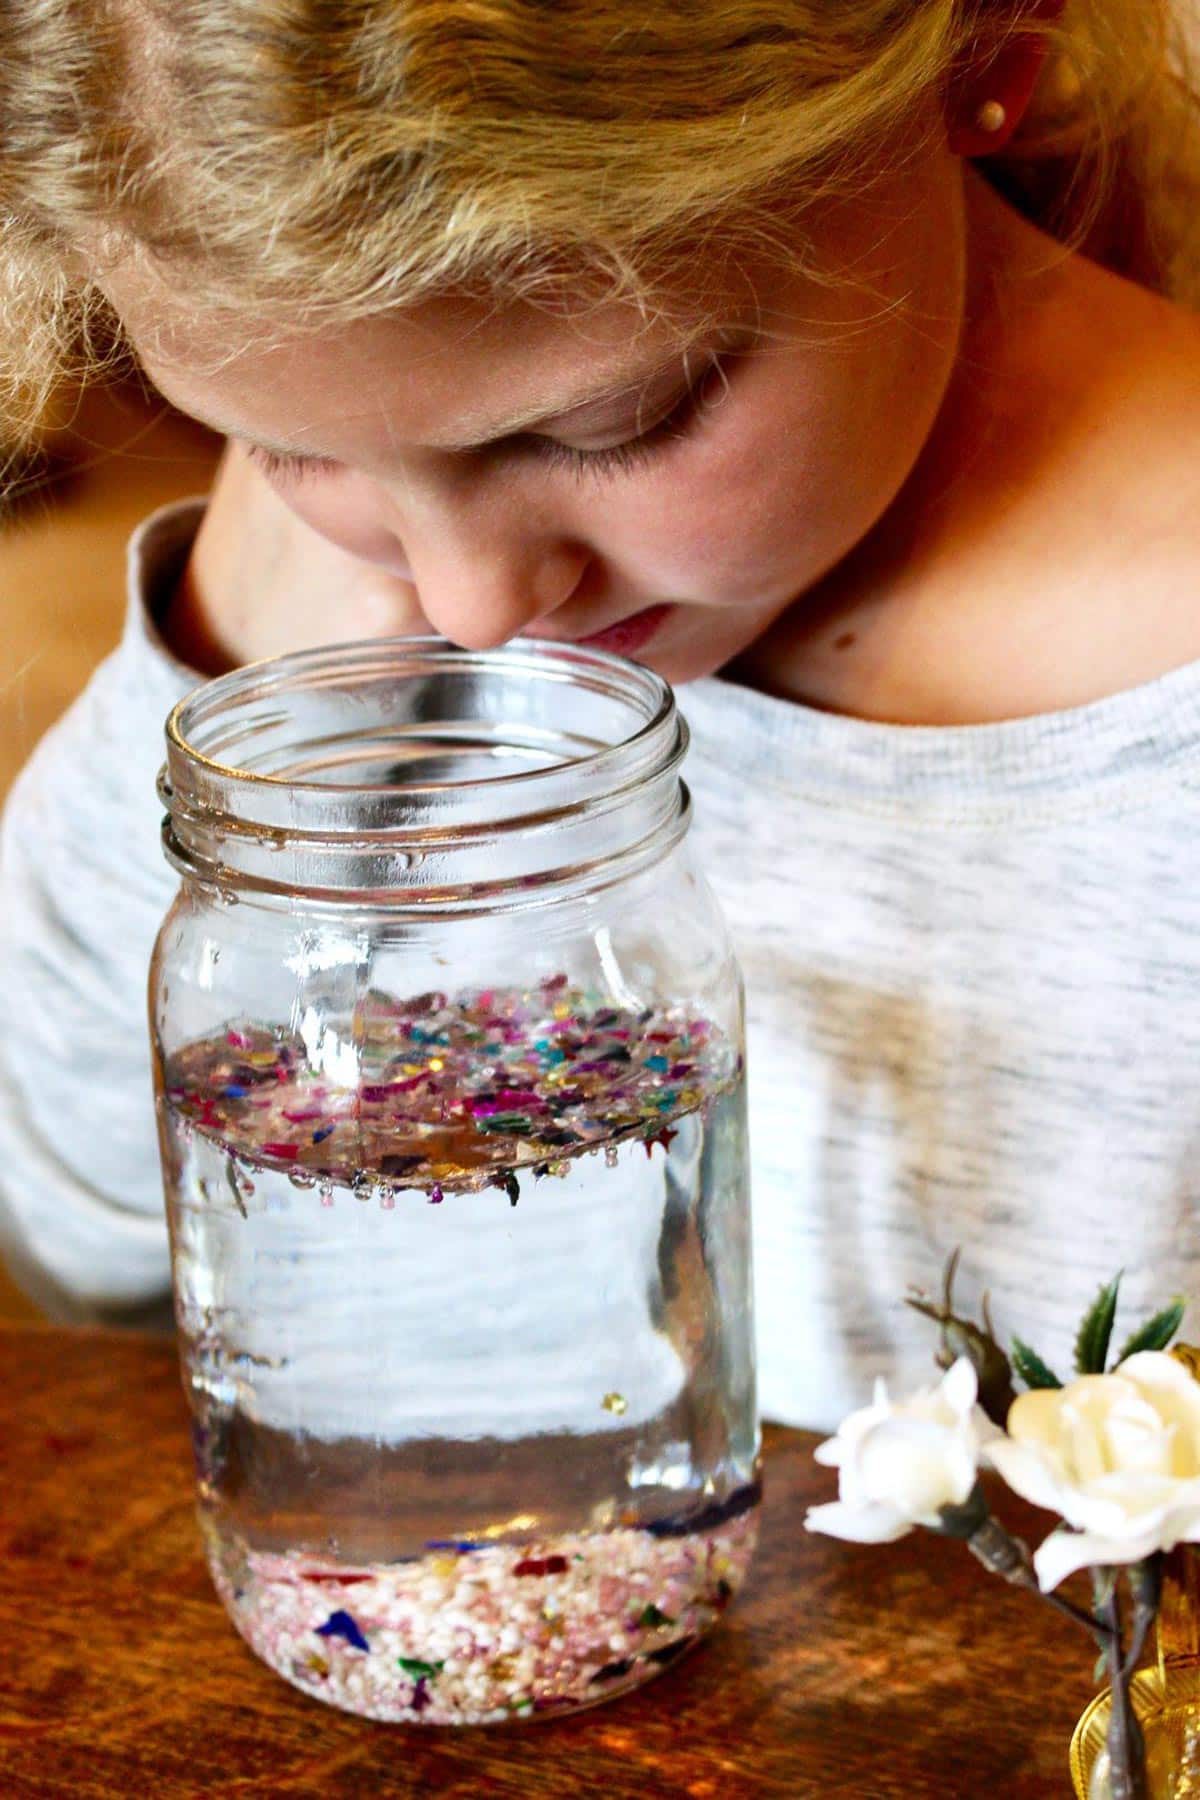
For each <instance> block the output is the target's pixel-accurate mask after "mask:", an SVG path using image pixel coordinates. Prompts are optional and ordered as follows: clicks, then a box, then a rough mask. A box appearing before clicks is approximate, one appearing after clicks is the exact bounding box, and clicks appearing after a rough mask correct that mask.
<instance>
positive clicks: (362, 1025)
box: [165, 974, 740, 1206]
mask: <svg viewBox="0 0 1200 1800" xmlns="http://www.w3.org/2000/svg"><path fill="white" fill-rule="evenodd" d="M354 1032H355V1036H354V1041H355V1052H356V1056H357V1057H358V1059H359V1066H360V1067H361V1069H362V1071H363V1073H362V1075H361V1077H360V1079H359V1080H358V1082H357V1083H353V1082H352V1083H349V1084H342V1085H339V1084H338V1083H336V1082H334V1081H332V1080H331V1079H330V1076H329V1073H328V1070H327V1069H318V1068H316V1067H314V1066H313V1064H312V1062H311V1061H310V1058H309V1052H308V1050H307V1049H306V1047H305V1045H304V1043H303V1042H302V1041H301V1040H300V1039H299V1038H298V1037H293V1036H291V1035H289V1034H287V1033H286V1032H284V1031H282V1030H281V1029H277V1028H269V1027H266V1026H262V1025H256V1024H253V1023H252V1022H250V1021H238V1022H237V1023H236V1024H232V1025H230V1026H228V1027H227V1028H226V1029H225V1031H224V1032H223V1033H222V1034H221V1035H220V1036H219V1037H217V1038H214V1039H208V1040H203V1041H199V1042H196V1043H193V1044H189V1045H187V1046H185V1047H184V1048H183V1049H182V1050H180V1051H178V1052H177V1053H176V1054H175V1055H174V1056H172V1057H171V1058H170V1059H169V1061H168V1066H167V1070H166V1083H165V1085H166V1088H167V1094H168V1101H169V1104H170V1106H171V1109H172V1111H173V1113H175V1114H176V1115H177V1117H178V1119H179V1122H180V1125H181V1126H182V1127H183V1128H185V1129H186V1128H188V1127H190V1128H192V1129H194V1130H196V1131H200V1132H203V1133H204V1134H205V1135H206V1136H207V1137H210V1138H212V1139H214V1140H216V1141H217V1142H218V1143H219V1144H220V1145H221V1146H222V1147H223V1148H225V1149H227V1150H230V1151H232V1152H234V1153H235V1154H236V1155H237V1156H239V1157H241V1158H243V1159H244V1160H246V1161H250V1162H261V1163H264V1164H266V1165H267V1166H272V1165H273V1166H275V1167H292V1166H296V1167H299V1168H302V1169H303V1170H305V1171H307V1172H308V1173H310V1174H311V1175H312V1176H313V1177H314V1178H315V1179H316V1180H317V1181H318V1182H321V1183H331V1184H333V1185H335V1186H354V1187H355V1191H356V1192H359V1193H360V1196H361V1195H362V1193H363V1191H364V1190H363V1184H364V1182H366V1183H372V1182H373V1183H378V1182H381V1181H382V1182H383V1183H385V1184H387V1185H389V1186H390V1187H392V1188H393V1189H395V1190H399V1189H400V1188H404V1189H417V1190H418V1191H421V1192H424V1193H425V1194H426V1195H427V1196H428V1198H429V1199H430V1201H431V1202H432V1203H433V1204H434V1205H437V1204H438V1203H439V1200H440V1198H442V1197H449V1196H451V1195H453V1194H455V1193H465V1192H474V1191H477V1190H479V1189H482V1188H486V1187H489V1186H490V1187H497V1188H499V1189H501V1190H503V1192H504V1193H505V1194H506V1195H507V1197H508V1199H509V1201H510V1203H511V1204H512V1205H514V1206H515V1205H516V1204H517V1202H518V1200H519V1199H520V1175H521V1173H522V1172H523V1171H525V1170H527V1169H529V1170H532V1171H533V1172H535V1173H536V1174H539V1175H540V1174H541V1173H542V1172H544V1171H545V1170H547V1169H548V1168H553V1169H555V1170H558V1169H561V1168H563V1167H564V1166H565V1164H566V1162H567V1161H568V1160H569V1159H570V1158H572V1157H574V1156H579V1155H583V1154H585V1153H586V1152H588V1151H590V1150H593V1149H595V1150H600V1151H603V1152H604V1155H605V1160H606V1161H607V1162H608V1163H609V1164H610V1165H615V1163H616V1162H617V1158H618V1151H619V1147H620V1146H621V1145H622V1144H623V1143H626V1142H630V1141H633V1142H641V1143H642V1144H643V1145H644V1146H645V1149H646V1154H647V1155H650V1153H651V1152H652V1150H653V1147H654V1145H655V1144H660V1145H661V1146H662V1147H663V1149H664V1150H667V1149H669V1148H670V1144H671V1142H672V1139H673V1138H674V1137H675V1135H676V1133H677V1131H678V1125H679V1121H680V1120H681V1119H682V1118H683V1117H685V1116H686V1115H687V1114H688V1113H689V1112H696V1111H703V1110H704V1109H705V1108H707V1106H708V1105H709V1104H710V1103H711V1101H712V1100H713V1099H714V1098H715V1097H716V1096H717V1095H719V1094H720V1093H722V1092H724V1091H725V1090H726V1089H727V1088H729V1087H730V1086H732V1085H733V1083H734V1082H735V1081H736V1079H737V1078H738V1072H739V1068H740V1059H739V1057H738V1056H737V1053H736V1049H735V1047H734V1046H733V1045H731V1044H730V1043H729V1041H728V1040H727V1039H726V1038H725V1036H724V1034H723V1033H722V1032H721V1031H720V1030H719V1029H718V1028H717V1027H716V1026H715V1025H714V1024H713V1023H712V1021H710V1020H707V1019H704V1018H700V1017H697V1016H695V1015H694V1014H692V1013H689V1012H688V1011H687V1010H686V1009H682V1008H681V1009H675V1008H670V1007H660V1008H658V1009H657V1010H656V1009H653V1008H645V1009H641V1010H637V1009H635V1008H633V1007H620V1006H614V1005H613V1004H612V1003H611V1000H610V999H609V998H608V997H607V996H606V995H603V994H597V993H593V992H590V991H588V990H585V989H582V988H578V987H575V986H572V984H571V983H570V982H569V981H568V979H567V977H566V976H565V975H563V974H556V975H552V976H550V977H548V978H547V979H546V980H544V981H542V982H540V983H538V984H536V985H535V986H533V987H531V988H527V989H519V990H501V989H497V988H490V989H482V990H477V991H474V992H472V991H467V992H465V993H462V994H459V995H457V996H453V997H448V996H447V995H446V994H443V993H430V994H424V995H418V996H416V997H415V998H403V999H393V998H390V997H388V996H386V995H384V994H382V993H378V992H372V993H371V994H369V995H368V996H367V998H366V1000H365V1002H364V1003H363V1005H362V1007H361V1008H360V1012H359V1014H357V1015H356V1019H355V1028H354ZM685 1083H686V1085H684V1084H685ZM342 1121H345V1122H347V1123H348V1124H350V1125H351V1126H352V1127H353V1129H349V1130H345V1131H341V1132H339V1131H338V1130H337V1126H338V1124H339V1122H342ZM368 1191H369V1189H368ZM322 1197H323V1196H322Z"/></svg>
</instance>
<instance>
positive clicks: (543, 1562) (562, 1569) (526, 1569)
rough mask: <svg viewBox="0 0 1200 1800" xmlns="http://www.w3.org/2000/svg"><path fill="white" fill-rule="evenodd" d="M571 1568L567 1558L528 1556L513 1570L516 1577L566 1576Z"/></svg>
mask: <svg viewBox="0 0 1200 1800" xmlns="http://www.w3.org/2000/svg"><path fill="white" fill-rule="evenodd" d="M569 1567H570V1565H569V1563H568V1562H567V1559H566V1557H565V1556H527V1557H525V1558H524V1560H523V1561H522V1562H519V1563H518V1564H517V1565H516V1567H515V1568H514V1569H513V1574H514V1575H565V1574H566V1572H567V1569H568V1568H569Z"/></svg>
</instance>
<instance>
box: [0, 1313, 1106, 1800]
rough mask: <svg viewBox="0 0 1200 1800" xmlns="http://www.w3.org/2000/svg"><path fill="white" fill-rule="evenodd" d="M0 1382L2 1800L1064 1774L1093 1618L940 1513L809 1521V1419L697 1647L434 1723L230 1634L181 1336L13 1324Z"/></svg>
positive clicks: (950, 1792) (698, 1797)
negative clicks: (212, 1561)
mask: <svg viewBox="0 0 1200 1800" xmlns="http://www.w3.org/2000/svg"><path fill="white" fill-rule="evenodd" d="M0 1396H3V1398H2V1399H0V1480H2V1486H0V1795H2V1796H3V1800H99V1797H100V1796H104V1800H143V1797H145V1800H216V1797H217V1796H220V1797H222V1800H224V1797H226V1796H229V1797H231V1800H233V1797H236V1800H276V1797H277V1796H278V1797H279V1800H300V1797H302V1796H309V1795H312V1796H316V1795H320V1796H323V1797H328V1796H338V1797H340V1800H367V1797H368V1796H375V1795H382V1796H393V1795H421V1796H425V1795H437V1796H441V1797H443V1800H492V1797H493V1796H495V1797H497V1800H501V1797H503V1800H510V1797H511V1800H560V1797H561V1800H568V1797H569V1800H755V1797H757V1796H760V1795H763V1796H766V1795H772V1796H774V1795H778V1796H780V1797H781V1800H783V1797H786V1800H804V1797H805V1796H810V1795H811V1796H818V1795H819V1796H822V1797H824V1796H837V1797H838V1800H842V1797H849V1796H855V1797H865V1800H925V1797H928V1800H933V1797H934V1796H937V1800H993V1797H995V1800H1010V1797H1011V1800H1024V1797H1025V1796H1029V1797H1030V1800H1035V1797H1040V1796H1047V1797H1051V1796H1052V1797H1053V1800H1067V1797H1068V1796H1069V1794H1070V1782H1069V1779H1068V1775H1067V1765H1066V1755H1067V1743H1068V1740H1069V1738H1070V1734H1071V1730H1072V1727H1073V1725H1074V1721H1075V1719H1076V1717H1077V1716H1078V1714H1079V1713H1080V1711H1081V1710H1082V1708H1083V1706H1084V1704H1085V1703H1086V1701H1087V1699H1088V1698H1089V1695H1090V1692H1091V1688H1090V1664H1091V1653H1090V1647H1089V1645H1088V1643H1087V1641H1086V1639H1085V1638H1084V1636H1083V1634H1082V1633H1081V1632H1079V1631H1078V1630H1077V1629H1076V1628H1075V1627H1074V1626H1072V1625H1071V1624H1070V1623H1069V1622H1067V1621H1064V1620H1062V1619H1060V1618H1059V1616H1058V1615H1057V1614H1055V1613H1054V1612H1053V1611H1052V1610H1051V1609H1050V1608H1049V1607H1043V1606H1041V1605H1040V1604H1039V1603H1038V1602H1037V1601H1035V1600H1031V1599H1029V1598H1027V1597H1025V1596H1023V1595H1020V1594H1016V1593H1014V1592H1012V1591H1010V1590H1009V1589H1007V1588H1006V1587H1005V1586H1004V1585H1003V1584H1002V1583H1000V1582H998V1581H996V1580H995V1579H994V1578H993V1577H989V1576H987V1575H985V1574H984V1573H983V1571H982V1570H980V1569H979V1568H977V1566H976V1565H975V1563H974V1561H973V1559H972V1558H971V1557H970V1556H969V1555H968V1554H967V1553H966V1552H965V1551H964V1550H962V1549H961V1548H960V1547H959V1546H956V1545H953V1544H949V1543H944V1542H942V1541H941V1540H937V1539H934V1538H932V1537H929V1536H927V1535H926V1534H924V1533H918V1534H915V1535H914V1536H912V1537H910V1538H908V1539H906V1540H904V1541H903V1542H901V1543H899V1544H893V1545H889V1546H887V1547H885V1548H877V1549H859V1548H855V1547H853V1546H849V1545H842V1544H839V1543H835V1542H833V1541H831V1540H829V1539H826V1538H819V1537H814V1536H810V1535H809V1534H807V1533H805V1532H804V1530H803V1529H802V1526H801V1521H802V1519H803V1515H804V1508H805V1506H806V1505H807V1504H808V1503H810V1502H812V1501H814V1500H817V1499H823V1498H829V1497H830V1494H831V1488H832V1477H831V1474H830V1472H829V1471H828V1470H823V1469H820V1468H819V1467H817V1465H815V1464H814V1463H813V1461H812V1457H811V1448H812V1444H813V1443H814V1442H815V1440H814V1439H813V1438H812V1437H811V1436H810V1435H809V1434H807V1433H804V1432H795V1431H770V1432H768V1435H767V1462H766V1479H767V1495H768V1498H767V1503H766V1512H765V1524H764V1543H763V1546H762V1549H761V1551H760V1554H759V1560H758V1563H757V1566H756V1571H755V1573H754V1575H753V1576H752V1577H751V1580H750V1583H749V1585H748V1587H747V1589H746V1591H745V1594H744V1597H743V1598H742V1600H741V1601H740V1602H739V1603H738V1604H737V1605H736V1606H735V1607H734V1608H733V1610H732V1611H731V1613H730V1616H729V1618H728V1620H727V1621H726V1622H725V1623H724V1624H723V1625H722V1627H721V1629H720V1630H719V1631H718V1632H716V1633H715V1634H714V1636H713V1637H712V1638H711V1639H710V1640H709V1642H708V1643H707V1645H706V1646H705V1647H704V1648H702V1649H700V1650H698V1651H697V1652H696V1653H695V1654H694V1655H693V1656H692V1657H691V1658H689V1659H688V1660H687V1661H686V1662H685V1663H682V1664H680V1665H679V1666H677V1667H676V1668H674V1669H671V1670H668V1671H667V1672H666V1673H664V1674H663V1675H662V1676H661V1677H660V1678H659V1679H658V1680H657V1681H655V1682H653V1683H652V1684H651V1685H650V1686H649V1687H647V1688H645V1689H644V1690H642V1691H641V1692H640V1693H637V1694H634V1695H631V1696H629V1697H628V1698H626V1699H624V1700H620V1701H616V1702H614V1703H613V1704H612V1705H610V1706H607V1707H604V1706H602V1707H598V1708H596V1709H595V1710H594V1711H591V1712H588V1713H584V1714H581V1715H578V1716H577V1717H575V1718H573V1719H570V1720H567V1721H561V1720H560V1721H558V1722H555V1723H547V1724H539V1725H532V1726H530V1725H525V1726H506V1727H504V1728H503V1729H492V1730H472V1731H462V1732H436V1731H428V1732H425V1731H422V1730H420V1729H419V1728H406V1727H402V1726H383V1725H374V1724H370V1723H367V1722H364V1721H362V1720H359V1719H355V1718H352V1717H349V1716H348V1715H345V1714H341V1713H337V1712H335V1711H333V1710H332V1709H330V1708H326V1707H323V1706H320V1705H319V1704H317V1703H316V1702H314V1701H311V1700H308V1699H306V1698H305V1697H304V1696H303V1695H302V1694H300V1693H298V1692H296V1691H294V1690H293V1689H292V1688H290V1687H288V1686H287V1685H286V1684H285V1683H284V1682H282V1681H280V1680H279V1679H278V1678H277V1677H276V1676H274V1675H272V1674H271V1673H270V1672H269V1671H268V1670H267V1669H266V1668H265V1667H263V1666H262V1665H261V1664H259V1663H258V1662H257V1661H256V1660H255V1659H254V1657H253V1656H251V1654H250V1652H249V1651H248V1650H246V1649H245V1648H244V1647H243V1645H242V1643H241V1640H240V1639H239V1638H238V1637H236V1636H235V1634H234V1631H233V1628H232V1626H230V1625H229V1624H228V1622H227V1620H226V1617H225V1614H224V1612H223V1611H222V1609H221V1607H220V1604H219V1603H218V1601H217V1599H216V1597H215V1595H214V1594H213V1592H212V1590H211V1588H210V1586H209V1581H208V1575H207V1573H206V1571H205V1567H204V1564H203V1561H202V1559H201V1556H200V1551H199V1544H198V1539H197V1535H196V1531H195V1526H194V1520H193V1514H192V1497H191V1478H192V1477H191V1464H190V1452H189V1448H188V1433H187V1425H186V1416H185V1409H184V1403H183V1399H182V1395H181V1391H180V1386H179V1378H178V1374H177V1370H176V1364H175V1355H174V1349H173V1346H171V1345H170V1344H169V1343H167V1342H165V1341H159V1340H154V1339H150V1338H142V1337H129V1336H120V1335H117V1334H107V1333H100V1332H67V1331H59V1330H36V1329H24V1328H10V1329H6V1330H0ZM1005 1513H1006V1516H1010V1517H1012V1518H1013V1519H1015V1520H1016V1522H1017V1523H1018V1524H1019V1525H1020V1526H1021V1528H1022V1529H1025V1530H1028V1531H1029V1532H1030V1533H1031V1535H1033V1536H1034V1537H1038V1536H1040V1535H1041V1531H1042V1530H1043V1529H1044V1525H1045V1522H1044V1521H1035V1520H1034V1518H1033V1516H1032V1515H1031V1514H1030V1513H1029V1512H1028V1511H1026V1510H1024V1509H1021V1508H1019V1507H1017V1506H1015V1505H1012V1506H1009V1505H1008V1504H1007V1503H1006V1507H1005Z"/></svg>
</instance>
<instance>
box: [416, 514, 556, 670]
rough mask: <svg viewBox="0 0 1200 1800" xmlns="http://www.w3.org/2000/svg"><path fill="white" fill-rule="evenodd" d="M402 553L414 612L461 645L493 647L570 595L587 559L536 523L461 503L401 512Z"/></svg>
mask: <svg viewBox="0 0 1200 1800" xmlns="http://www.w3.org/2000/svg"><path fill="white" fill-rule="evenodd" d="M401 533H402V542H403V546H404V556H405V560H406V562H407V565H408V569H409V573H410V579H411V581H412V582H413V585H414V586H415V588H416V590H417V598H418V600H419V602H420V607H421V611H422V613H423V614H424V616H425V618H426V619H428V621H429V623H430V624H431V625H432V626H433V628H434V630H435V631H437V632H439V633H440V634H441V635H442V636H443V637H447V638H449V639H450V641H451V642H452V643H455V644H461V645H462V647H463V648H464V649H466V650H494V649H497V648H498V647H499V646H500V645H501V644H506V643H507V642H508V640H509V639H510V638H513V637H516V636H517V635H518V633H520V632H522V631H528V630H529V629H530V627H531V626H533V625H535V624H536V623H537V621H538V620H539V619H541V618H545V617H546V616H547V615H548V614H549V613H552V612H554V611H555V610H556V609H557V608H558V607H560V606H561V605H562V604H563V602H564V601H566V600H569V599H570V597H571V595H572V594H573V593H574V592H575V589H576V588H577V587H578V585H579V582H580V578H581V576H582V575H583V572H584V570H585V568H586V567H587V565H588V562H589V560H590V552H589V551H588V550H587V549H586V547H585V546H583V545H581V544H579V543H578V542H575V541H572V540H570V539H569V538H566V537H564V536H560V535H557V534H555V533H553V532H550V531H548V530H546V529H545V527H544V526H542V525H540V524H539V523H537V522H535V521H533V520H529V521H525V520H523V519H522V517H521V515H520V513H519V512H518V513H517V514H516V516H512V515H510V514H508V513H507V512H506V514H505V515H504V516H502V517H500V518H497V517H495V516H492V517H491V518H488V517H487V516H486V515H484V516H482V517H480V516H475V515H472V514H468V513H466V512H465V511H463V510H460V509H457V508H456V509H454V510H453V512H449V511H447V510H441V509H439V511H438V513H437V514H436V515H432V514H426V513H424V512H423V515H422V516H421V517H419V518H413V517H411V516H410V517H408V518H407V519H406V520H405V521H404V523H403V525H402V527H401Z"/></svg>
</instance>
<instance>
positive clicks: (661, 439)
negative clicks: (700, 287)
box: [246, 361, 728, 481]
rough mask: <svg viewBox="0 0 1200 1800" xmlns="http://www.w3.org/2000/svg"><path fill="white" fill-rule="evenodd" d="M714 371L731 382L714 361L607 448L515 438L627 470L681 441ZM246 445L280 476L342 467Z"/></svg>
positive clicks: (573, 459) (582, 471)
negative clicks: (652, 419) (673, 399)
mask: <svg viewBox="0 0 1200 1800" xmlns="http://www.w3.org/2000/svg"><path fill="white" fill-rule="evenodd" d="M714 373H718V374H720V376H721V378H722V381H724V382H727V380H728V377H727V375H726V373H725V367H724V364H723V363H721V362H719V361H714V362H711V363H710V364H709V365H708V367H707V369H705V371H704V373H703V375H702V376H701V377H700V379H699V380H698V381H697V382H695V383H694V384H693V385H692V386H691V387H689V388H688V389H687V391H686V393H684V394H683V395H682V396H681V397H680V399H679V400H678V401H677V403H676V404H675V405H674V406H673V407H672V408H671V410H670V412H668V413H666V414H665V415H664V416H663V417H662V418H661V419H660V420H659V421H658V423H657V424H656V425H652V426H651V427H650V429H649V430H648V431H644V432H642V433H641V434H640V436H638V437H635V438H629V439H627V440H626V442H625V443H623V444H612V445H610V446H609V447H608V448H607V449H605V450H580V449H578V448H576V446H575V445H573V444H562V443H559V441H558V439H557V438H548V437H539V436H537V435H536V434H534V433H529V434H527V435H525V436H523V437H519V438H517V439H515V440H514V444H515V445H519V446H520V447H522V448H524V449H527V450H531V451H532V452H533V454H534V455H535V456H537V457H538V458H539V460H540V461H542V462H543V463H545V464H546V465H547V466H548V467H549V468H552V469H568V470H570V471H571V473H572V474H575V475H580V476H583V475H594V476H597V477H600V478H605V477H612V476H615V475H627V474H629V473H630V472H631V471H632V470H633V469H636V468H641V467H642V466H643V465H644V464H645V463H647V462H650V461H651V460H652V459H653V458H654V456H655V455H656V454H657V453H658V451H659V450H660V449H661V447H662V445H663V444H664V443H666V442H668V441H670V440H672V439H674V440H676V441H677V440H678V439H680V438H682V437H683V436H685V434H686V433H687V431H688V430H689V428H690V427H692V426H693V425H695V423H696V421H697V419H698V418H699V416H700V412H701V404H700V397H701V392H702V390H703V389H704V388H705V387H706V386H707V385H708V381H709V379H710V377H711V376H712V375H713V374H714ZM246 451H247V454H248V455H249V457H250V460H251V461H252V462H255V463H257V464H258V466H259V468H261V469H263V470H265V472H266V473H267V474H268V475H271V476H273V477H274V478H275V479H276V480H279V481H304V480H307V479H309V478H310V477H312V476H314V475H332V474H334V473H336V472H337V471H338V470H339V469H340V468H341V467H342V465H341V463H339V462H335V461H334V460H333V458H332V457H328V456H287V455H284V454H283V452H282V451H278V450H268V449H267V448H266V447H265V446H264V445H261V444H247V446H246Z"/></svg>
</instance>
